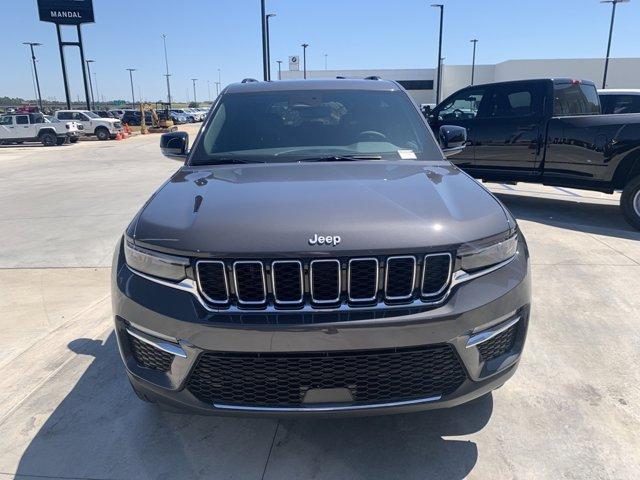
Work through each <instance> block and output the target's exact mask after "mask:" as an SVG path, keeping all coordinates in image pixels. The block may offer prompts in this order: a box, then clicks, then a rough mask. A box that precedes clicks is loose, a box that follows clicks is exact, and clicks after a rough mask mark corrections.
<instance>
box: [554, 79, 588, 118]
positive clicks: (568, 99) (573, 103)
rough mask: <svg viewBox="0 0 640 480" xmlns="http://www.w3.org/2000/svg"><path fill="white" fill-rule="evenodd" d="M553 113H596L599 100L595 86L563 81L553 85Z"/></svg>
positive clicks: (557, 114)
mask: <svg viewBox="0 0 640 480" xmlns="http://www.w3.org/2000/svg"><path fill="white" fill-rule="evenodd" d="M553 97H554V98H553V115H554V116H556V117H562V116H568V115H597V114H599V113H600V101H599V100H598V92H597V91H596V87H594V86H593V85H589V84H583V83H563V84H556V85H554V86H553Z"/></svg>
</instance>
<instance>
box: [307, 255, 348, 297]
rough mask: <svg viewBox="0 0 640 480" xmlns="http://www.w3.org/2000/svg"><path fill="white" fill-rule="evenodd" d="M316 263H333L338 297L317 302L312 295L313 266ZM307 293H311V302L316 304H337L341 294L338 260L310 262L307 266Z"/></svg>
mask: <svg viewBox="0 0 640 480" xmlns="http://www.w3.org/2000/svg"><path fill="white" fill-rule="evenodd" d="M318 263H335V264H336V265H337V269H338V296H337V297H336V298H332V299H330V300H317V299H316V298H315V297H314V295H313V266H314V265H316V264H318ZM309 291H310V293H311V301H312V302H313V303H317V304H329V303H337V302H339V301H340V294H341V293H342V264H341V263H340V260H336V259H331V260H324V259H322V260H312V261H311V263H310V264H309Z"/></svg>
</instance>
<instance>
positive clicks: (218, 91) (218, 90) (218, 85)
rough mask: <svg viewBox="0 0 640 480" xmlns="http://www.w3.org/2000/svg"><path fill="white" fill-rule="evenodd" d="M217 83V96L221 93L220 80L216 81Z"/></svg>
mask: <svg viewBox="0 0 640 480" xmlns="http://www.w3.org/2000/svg"><path fill="white" fill-rule="evenodd" d="M214 83H215V84H216V97H217V96H218V95H220V82H214Z"/></svg>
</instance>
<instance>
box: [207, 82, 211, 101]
mask: <svg viewBox="0 0 640 480" xmlns="http://www.w3.org/2000/svg"><path fill="white" fill-rule="evenodd" d="M207 94H208V95H209V103H211V82H210V81H209V80H207Z"/></svg>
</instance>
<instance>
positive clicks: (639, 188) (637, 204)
mask: <svg viewBox="0 0 640 480" xmlns="http://www.w3.org/2000/svg"><path fill="white" fill-rule="evenodd" d="M620 208H621V209H622V215H623V216H624V218H625V220H626V221H627V222H629V223H630V224H631V225H632V226H633V227H634V228H637V229H638V230H640V176H638V177H636V178H634V179H633V180H631V181H630V182H629V183H627V186H626V187H624V190H623V191H622V196H621V197H620Z"/></svg>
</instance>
